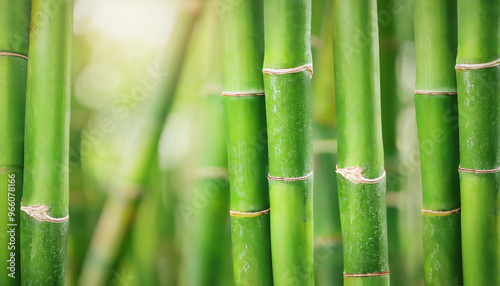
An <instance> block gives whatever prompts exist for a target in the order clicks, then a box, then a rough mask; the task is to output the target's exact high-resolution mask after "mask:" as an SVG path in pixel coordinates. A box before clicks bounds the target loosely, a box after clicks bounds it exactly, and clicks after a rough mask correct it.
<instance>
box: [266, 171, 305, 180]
mask: <svg viewBox="0 0 500 286" xmlns="http://www.w3.org/2000/svg"><path fill="white" fill-rule="evenodd" d="M312 174H313V171H311V172H310V173H309V174H307V175H304V176H300V177H293V178H288V177H274V176H271V174H268V175H267V178H268V179H269V180H271V181H288V182H292V181H304V180H307V179H308V178H309V177H311V176H312Z"/></svg>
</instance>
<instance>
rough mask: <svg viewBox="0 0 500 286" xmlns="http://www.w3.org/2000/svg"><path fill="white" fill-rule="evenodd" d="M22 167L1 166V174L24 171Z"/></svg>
mask: <svg viewBox="0 0 500 286" xmlns="http://www.w3.org/2000/svg"><path fill="white" fill-rule="evenodd" d="M22 170H23V168H22V167H1V168H0V174H3V173H7V172H10V171H22Z"/></svg>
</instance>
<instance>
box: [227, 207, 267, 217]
mask: <svg viewBox="0 0 500 286" xmlns="http://www.w3.org/2000/svg"><path fill="white" fill-rule="evenodd" d="M270 211H271V208H268V209H265V210H262V211H258V212H239V211H229V214H230V215H231V216H234V217H244V218H253V217H258V216H261V215H265V214H267V213H269V212H270Z"/></svg>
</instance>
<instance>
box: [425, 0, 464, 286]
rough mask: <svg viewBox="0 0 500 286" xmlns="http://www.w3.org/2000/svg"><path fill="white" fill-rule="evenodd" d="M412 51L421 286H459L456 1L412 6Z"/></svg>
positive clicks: (460, 264)
mask: <svg viewBox="0 0 500 286" xmlns="http://www.w3.org/2000/svg"><path fill="white" fill-rule="evenodd" d="M415 47H416V62H417V74H416V75H417V81H416V85H415V108H416V114H417V123H418V135H419V141H420V161H421V167H422V187H423V190H422V193H423V206H422V208H423V209H422V218H423V235H424V270H425V283H426V285H462V258H461V236H460V186H459V185H460V182H459V176H458V171H457V169H458V165H459V152H458V114H457V112H458V111H457V89H456V77H455V60H456V54H457V3H456V1H447V0H439V1H433V0H417V1H416V2H415Z"/></svg>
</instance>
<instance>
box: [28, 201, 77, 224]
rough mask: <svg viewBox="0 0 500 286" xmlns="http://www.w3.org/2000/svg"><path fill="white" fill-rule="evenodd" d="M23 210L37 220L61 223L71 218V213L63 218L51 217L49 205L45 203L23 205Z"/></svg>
mask: <svg viewBox="0 0 500 286" xmlns="http://www.w3.org/2000/svg"><path fill="white" fill-rule="evenodd" d="M21 210H22V211H23V212H25V213H27V214H28V215H29V216H30V217H32V218H34V219H35V220H37V221H42V222H54V223H61V222H65V221H67V220H68V219H69V215H67V216H65V217H62V218H55V217H51V216H50V215H49V214H48V213H47V211H48V210H49V207H48V206H47V205H45V204H38V205H33V206H21Z"/></svg>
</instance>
